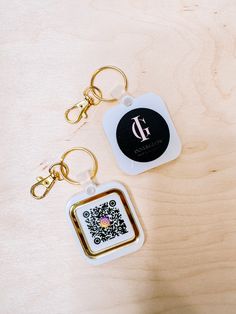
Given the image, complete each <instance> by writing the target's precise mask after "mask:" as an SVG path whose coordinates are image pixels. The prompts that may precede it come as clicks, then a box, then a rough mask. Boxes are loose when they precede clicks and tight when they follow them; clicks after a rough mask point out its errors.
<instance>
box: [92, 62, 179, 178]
mask: <svg viewBox="0 0 236 314" xmlns="http://www.w3.org/2000/svg"><path fill="white" fill-rule="evenodd" d="M109 69H111V70H115V71H117V72H119V73H120V74H121V75H122V77H123V79H124V87H120V88H119V86H118V87H117V89H115V90H114V91H113V95H114V98H111V99H107V98H102V97H101V95H100V94H98V92H97V89H98V88H97V87H96V86H95V85H96V84H95V78H96V76H97V75H98V74H99V73H100V72H102V71H104V70H109ZM94 84H95V85H94ZM90 85H91V87H95V88H94V89H92V93H93V94H94V95H96V98H97V99H99V100H100V101H107V102H113V101H116V100H118V99H119V98H120V97H119V95H121V94H122V93H121V91H122V90H123V91H124V92H123V97H122V98H121V101H120V103H119V104H118V105H116V106H114V107H112V108H111V109H109V110H108V111H107V112H106V114H105V116H104V119H103V127H104V130H105V133H106V136H107V138H108V140H109V142H110V145H111V147H112V150H113V153H114V155H115V157H116V161H117V163H118V165H119V167H120V168H121V169H122V170H123V171H124V172H125V173H127V174H131V175H135V174H138V173H141V172H144V171H146V170H149V169H151V168H154V167H157V166H160V165H161V164H164V163H166V162H169V161H171V160H174V159H176V158H177V157H178V156H179V155H180V152H181V142H180V139H179V136H178V134H177V132H176V129H175V126H174V124H173V122H172V119H171V117H170V114H169V112H168V110H167V107H166V105H165V103H164V101H163V100H162V99H161V97H160V96H158V95H155V94H154V93H147V94H144V95H142V96H139V97H137V98H133V97H131V96H130V95H128V94H126V92H127V88H128V81H127V77H126V75H125V73H124V72H123V71H122V70H121V69H119V68H117V67H114V66H106V67H102V68H100V69H98V70H97V71H96V72H95V73H94V74H93V76H92V79H91V82H90Z"/></svg>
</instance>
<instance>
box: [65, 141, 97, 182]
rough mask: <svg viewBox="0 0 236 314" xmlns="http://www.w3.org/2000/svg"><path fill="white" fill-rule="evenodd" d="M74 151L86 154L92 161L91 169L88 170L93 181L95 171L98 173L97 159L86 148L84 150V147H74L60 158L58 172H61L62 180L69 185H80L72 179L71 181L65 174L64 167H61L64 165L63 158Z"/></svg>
mask: <svg viewBox="0 0 236 314" xmlns="http://www.w3.org/2000/svg"><path fill="white" fill-rule="evenodd" d="M75 151H82V152H85V153H86V154H88V155H89V156H90V157H91V159H92V161H93V167H92V169H91V170H90V179H93V178H94V177H95V176H96V174H97V171H98V162H97V159H96V157H95V156H94V154H93V153H92V152H91V151H90V150H88V149H87V148H84V147H74V148H71V149H70V150H68V151H67V152H65V153H64V154H63V155H62V156H61V164H60V170H61V174H62V176H63V178H64V179H65V180H66V181H67V182H69V183H71V184H76V185H80V184H81V183H80V182H79V181H75V180H73V179H71V178H70V177H69V176H68V173H67V172H66V170H65V167H63V165H65V163H64V160H65V158H66V157H67V156H68V155H69V154H70V153H72V152H75Z"/></svg>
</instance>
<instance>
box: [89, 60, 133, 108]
mask: <svg viewBox="0 0 236 314" xmlns="http://www.w3.org/2000/svg"><path fill="white" fill-rule="evenodd" d="M105 70H114V71H116V72H118V73H120V74H121V75H122V77H123V80H124V90H125V91H127V89H128V79H127V76H126V75H125V73H124V72H123V71H122V70H121V69H120V68H118V67H115V66H113V65H106V66H103V67H101V68H99V69H98V70H96V71H95V72H94V73H93V75H92V78H91V80H90V86H91V87H92V89H91V92H92V94H93V96H94V97H96V98H97V99H98V100H100V101H106V102H113V101H116V100H117V99H116V98H103V97H102V96H101V95H98V94H97V93H96V91H97V88H95V87H96V86H95V85H94V81H95V78H96V77H97V75H98V74H99V73H100V72H102V71H105Z"/></svg>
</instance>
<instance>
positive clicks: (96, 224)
mask: <svg viewBox="0 0 236 314" xmlns="http://www.w3.org/2000/svg"><path fill="white" fill-rule="evenodd" d="M83 217H84V218H85V223H86V224H87V228H88V230H89V232H90V235H91V236H92V238H93V241H94V243H95V244H97V245H99V244H100V243H101V242H106V241H109V240H111V239H114V238H116V237H119V236H121V235H124V234H126V233H128V230H127V226H126V223H125V221H124V219H123V218H122V214H121V212H120V210H119V208H117V206H116V201H115V200H113V199H112V200H110V201H109V202H105V203H103V204H100V205H99V206H95V207H94V208H90V209H89V210H86V211H84V212H83Z"/></svg>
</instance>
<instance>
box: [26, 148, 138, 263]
mask: <svg viewBox="0 0 236 314" xmlns="http://www.w3.org/2000/svg"><path fill="white" fill-rule="evenodd" d="M75 151H83V152H85V153H87V154H89V156H90V157H91V158H92V160H93V168H92V170H91V171H85V172H81V173H80V174H79V175H78V176H77V178H78V181H76V180H74V179H71V178H70V177H69V176H68V174H69V168H68V166H67V164H66V163H65V158H66V157H67V156H68V155H69V154H70V153H72V152H75ZM56 167H59V170H56ZM97 168H98V165H97V160H96V158H95V156H94V155H93V154H92V152H90V151H89V150H87V149H85V148H83V147H76V148H72V149H71V150H69V151H67V152H66V153H65V154H63V156H62V157H61V161H60V163H57V164H54V165H53V166H52V167H51V168H50V169H49V173H50V175H49V176H48V177H47V178H41V177H40V178H38V182H37V183H36V184H34V185H33V186H32V188H31V194H32V195H33V196H34V197H35V198H36V199H41V198H43V197H44V196H46V194H47V193H48V191H49V190H50V189H51V188H52V186H53V185H54V183H55V182H56V181H57V180H59V181H60V180H63V179H65V180H66V181H68V182H69V183H71V184H80V185H81V186H82V188H83V191H82V192H81V193H78V194H76V195H74V196H73V197H72V198H71V199H70V200H69V202H68V203H67V206H66V212H67V216H68V221H69V224H70V225H71V227H72V231H73V234H74V236H75V239H76V241H77V242H78V245H79V248H80V252H81V254H82V256H83V257H84V258H85V259H86V260H87V261H88V262H89V263H91V264H102V263H105V262H108V261H111V260H113V259H116V258H118V257H121V256H123V255H126V254H129V253H131V252H134V251H136V250H138V249H139V248H140V247H141V246H142V244H143V242H144V234H143V230H142V227H141V225H140V222H139V220H138V217H137V215H136V213H135V209H134V206H133V204H132V201H131V199H130V196H129V194H128V192H127V190H126V188H125V187H124V186H123V185H122V184H121V183H119V182H116V181H112V182H109V183H105V184H99V185H97V184H95V182H94V181H92V179H93V178H94V177H95V175H96V173H97ZM41 185H43V186H44V187H45V192H44V193H43V194H40V195H38V194H37V191H36V190H37V188H38V187H39V186H41Z"/></svg>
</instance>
